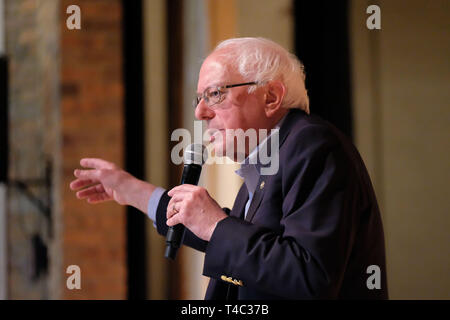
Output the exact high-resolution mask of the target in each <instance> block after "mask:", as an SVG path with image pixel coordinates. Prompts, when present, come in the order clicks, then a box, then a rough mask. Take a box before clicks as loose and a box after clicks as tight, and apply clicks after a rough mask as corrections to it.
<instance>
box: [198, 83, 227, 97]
mask: <svg viewBox="0 0 450 320" xmlns="http://www.w3.org/2000/svg"><path fill="white" fill-rule="evenodd" d="M223 86H224V85H223V84H221V83H220V82H214V83H213V84H212V85H209V86H207V87H205V89H203V91H202V92H198V91H197V92H196V94H197V95H202V94H203V92H205V90H206V89H209V88H215V87H223Z"/></svg>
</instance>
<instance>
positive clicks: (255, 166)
mask: <svg viewBox="0 0 450 320" xmlns="http://www.w3.org/2000/svg"><path fill="white" fill-rule="evenodd" d="M285 118H286V115H285V116H283V118H281V120H280V121H279V122H278V123H277V124H276V125H275V127H274V128H273V129H276V130H279V129H280V127H281V125H282V124H283V121H284V119H285ZM273 129H272V130H273ZM272 135H273V132H272V131H271V133H270V135H268V136H267V137H266V138H265V139H264V140H263V141H262V142H261V143H260V144H259V145H258V146H257V147H256V148H255V149H253V150H252V152H251V153H250V154H249V155H248V157H247V158H245V159H244V161H243V162H241V168H240V169H238V170H236V171H235V173H236V174H237V175H238V176H240V177H241V178H243V179H244V183H245V185H246V187H247V191H248V193H249V195H250V196H252V195H253V193H254V192H255V190H256V187H257V184H258V181H259V178H260V176H261V174H260V168H261V164H260V163H259V159H258V150H259V149H260V148H261V147H262V146H264V144H266V143H267V142H268V141H269V139H270V137H271V136H272Z"/></svg>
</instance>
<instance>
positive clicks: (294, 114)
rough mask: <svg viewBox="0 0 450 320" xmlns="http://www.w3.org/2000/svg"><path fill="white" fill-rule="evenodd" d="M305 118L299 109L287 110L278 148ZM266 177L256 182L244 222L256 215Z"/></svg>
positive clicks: (262, 176)
mask: <svg viewBox="0 0 450 320" xmlns="http://www.w3.org/2000/svg"><path fill="white" fill-rule="evenodd" d="M303 116H306V113H305V112H304V111H302V110H299V109H291V110H289V113H288V114H287V115H286V118H285V120H284V121H283V124H282V125H281V128H280V131H279V145H278V146H279V148H281V145H282V144H283V142H284V140H286V137H287V136H288V134H289V131H290V130H291V127H292V126H293V125H294V124H295V123H296V121H297V120H298V119H300V118H301V117H303ZM270 146H271V145H270V143H269V145H268V148H270ZM272 151H273V152H279V150H271V151H270V154H271V152H272ZM267 177H268V176H264V175H261V177H260V178H259V181H258V186H257V187H256V190H255V194H254V195H253V199H252V203H251V204H250V208H248V212H247V216H246V217H245V220H246V221H252V219H253V217H254V216H255V214H256V211H257V210H258V208H259V205H260V204H261V200H262V198H263V195H264V187H265V184H266V182H265V181H266V180H267Z"/></svg>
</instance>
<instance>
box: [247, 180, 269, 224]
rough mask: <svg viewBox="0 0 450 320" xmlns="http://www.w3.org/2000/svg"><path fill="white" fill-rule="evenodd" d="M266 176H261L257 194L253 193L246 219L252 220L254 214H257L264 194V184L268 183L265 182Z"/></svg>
mask: <svg viewBox="0 0 450 320" xmlns="http://www.w3.org/2000/svg"><path fill="white" fill-rule="evenodd" d="M266 178H267V177H266V176H261V177H260V178H259V181H258V185H257V187H256V190H255V194H254V195H253V199H252V203H251V204H250V208H248V211H247V216H246V217H245V220H246V221H252V219H253V216H254V215H255V213H256V210H257V209H258V207H259V205H260V203H261V200H262V198H263V195H264V186H265V184H266V182H265V180H266Z"/></svg>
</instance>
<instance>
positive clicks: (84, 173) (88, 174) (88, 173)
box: [73, 169, 100, 181]
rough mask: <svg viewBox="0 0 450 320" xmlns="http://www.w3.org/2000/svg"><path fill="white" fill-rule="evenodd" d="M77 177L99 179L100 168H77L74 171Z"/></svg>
mask: <svg viewBox="0 0 450 320" xmlns="http://www.w3.org/2000/svg"><path fill="white" fill-rule="evenodd" d="M73 174H74V175H75V177H77V178H80V179H90V180H95V181H98V180H99V178H100V170H95V169H94V170H81V169H76V170H75V171H74V173H73Z"/></svg>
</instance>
